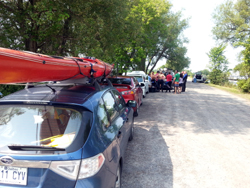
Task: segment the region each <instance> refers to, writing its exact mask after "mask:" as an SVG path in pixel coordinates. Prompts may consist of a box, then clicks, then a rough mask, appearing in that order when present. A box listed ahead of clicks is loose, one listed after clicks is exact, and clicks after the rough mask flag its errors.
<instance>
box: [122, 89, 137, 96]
mask: <svg viewBox="0 0 250 188" xmlns="http://www.w3.org/2000/svg"><path fill="white" fill-rule="evenodd" d="M121 94H122V95H131V94H134V91H132V90H129V91H123V92H121Z"/></svg>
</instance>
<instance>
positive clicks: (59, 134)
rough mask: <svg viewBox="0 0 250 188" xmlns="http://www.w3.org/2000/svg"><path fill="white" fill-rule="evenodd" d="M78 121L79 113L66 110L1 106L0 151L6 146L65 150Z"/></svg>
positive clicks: (45, 107)
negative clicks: (45, 147) (44, 147)
mask: <svg viewBox="0 0 250 188" xmlns="http://www.w3.org/2000/svg"><path fill="white" fill-rule="evenodd" d="M82 120H83V117H82V113H81V112H80V111H78V110H75V109H73V108H68V107H61V106H60V107H55V106H47V105H1V106H0V140H1V142H0V149H1V147H6V146H8V145H27V146H47V147H59V148H66V147H68V146H69V145H70V144H71V143H72V142H73V141H74V139H75V137H76V135H77V133H78V131H79V129H80V126H81V122H82Z"/></svg>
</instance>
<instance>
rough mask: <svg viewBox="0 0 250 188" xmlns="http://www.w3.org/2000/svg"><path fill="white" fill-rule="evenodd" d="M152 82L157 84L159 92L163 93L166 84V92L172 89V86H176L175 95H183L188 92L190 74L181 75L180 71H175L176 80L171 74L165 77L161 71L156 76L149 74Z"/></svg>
mask: <svg viewBox="0 0 250 188" xmlns="http://www.w3.org/2000/svg"><path fill="white" fill-rule="evenodd" d="M149 77H150V79H151V82H152V83H154V84H155V86H156V88H157V90H161V91H162V92H163V86H164V82H166V92H167V91H169V92H170V90H171V89H172V84H173V86H174V91H173V93H175V94H176V93H177V94H179V93H181V92H185V90H186V83H187V77H188V74H187V72H186V71H184V72H181V73H179V72H178V70H175V75H174V78H173V77H172V75H171V72H168V73H167V75H166V76H165V75H164V74H163V73H162V72H161V71H157V73H156V74H154V72H151V73H150V74H149Z"/></svg>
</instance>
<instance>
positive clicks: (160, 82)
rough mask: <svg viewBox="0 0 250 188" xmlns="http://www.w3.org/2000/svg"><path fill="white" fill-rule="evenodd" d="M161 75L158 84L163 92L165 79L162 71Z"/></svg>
mask: <svg viewBox="0 0 250 188" xmlns="http://www.w3.org/2000/svg"><path fill="white" fill-rule="evenodd" d="M158 76H159V80H158V84H159V89H161V91H162V92H163V83H164V82H163V81H164V78H165V76H164V74H162V72H160V74H159V75H158Z"/></svg>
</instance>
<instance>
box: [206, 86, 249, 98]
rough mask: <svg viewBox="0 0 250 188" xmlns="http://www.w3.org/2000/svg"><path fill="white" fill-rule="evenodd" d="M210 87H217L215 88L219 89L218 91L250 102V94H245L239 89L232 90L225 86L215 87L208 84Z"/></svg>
mask: <svg viewBox="0 0 250 188" xmlns="http://www.w3.org/2000/svg"><path fill="white" fill-rule="evenodd" d="M208 85H209V86H212V87H215V88H218V89H221V90H224V91H227V92H229V93H231V94H234V95H236V96H239V97H241V98H244V99H247V100H249V101H250V94H249V93H243V92H242V91H240V90H239V89H237V88H230V87H225V86H219V85H214V84H208Z"/></svg>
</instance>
